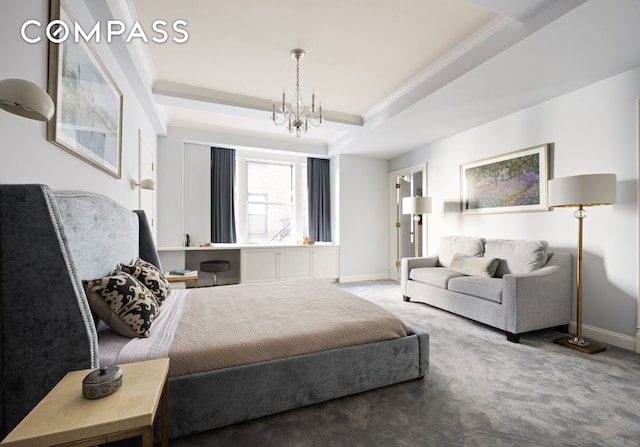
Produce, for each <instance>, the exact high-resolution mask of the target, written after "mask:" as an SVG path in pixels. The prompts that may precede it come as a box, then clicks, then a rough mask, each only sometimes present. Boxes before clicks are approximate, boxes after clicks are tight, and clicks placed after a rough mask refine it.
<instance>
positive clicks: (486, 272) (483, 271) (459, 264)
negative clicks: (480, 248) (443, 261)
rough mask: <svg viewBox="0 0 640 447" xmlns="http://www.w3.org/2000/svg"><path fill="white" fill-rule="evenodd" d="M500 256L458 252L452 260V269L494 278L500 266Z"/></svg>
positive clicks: (464, 273)
mask: <svg viewBox="0 0 640 447" xmlns="http://www.w3.org/2000/svg"><path fill="white" fill-rule="evenodd" d="M499 262H500V259H498V258H487V257H478V256H467V255H463V254H462V253H456V254H455V255H453V259H452V260H451V267H449V268H450V269H451V270H453V271H455V272H458V273H462V274H463V275H471V276H482V277H484V278H492V277H493V275H494V274H495V273H496V268H498V263H499Z"/></svg>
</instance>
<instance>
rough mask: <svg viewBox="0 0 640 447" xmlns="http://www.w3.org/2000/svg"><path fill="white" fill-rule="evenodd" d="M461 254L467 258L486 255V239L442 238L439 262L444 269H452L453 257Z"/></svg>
mask: <svg viewBox="0 0 640 447" xmlns="http://www.w3.org/2000/svg"><path fill="white" fill-rule="evenodd" d="M456 253H461V254H463V255H467V256H482V254H483V253H484V239H483V238H481V237H469V236H443V237H441V238H440V250H438V262H439V263H440V265H442V266H443V267H447V268H449V267H451V260H452V259H453V255H455V254H456Z"/></svg>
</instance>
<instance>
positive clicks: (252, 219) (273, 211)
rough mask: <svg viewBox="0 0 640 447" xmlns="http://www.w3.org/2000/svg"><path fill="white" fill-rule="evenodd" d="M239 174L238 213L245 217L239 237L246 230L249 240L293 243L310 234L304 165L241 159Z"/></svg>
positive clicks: (254, 241) (240, 216)
mask: <svg viewBox="0 0 640 447" xmlns="http://www.w3.org/2000/svg"><path fill="white" fill-rule="evenodd" d="M238 174H239V175H238V196H237V197H238V207H237V209H238V214H237V216H238V218H239V220H240V219H243V216H244V219H243V220H244V222H238V223H239V225H238V227H239V231H238V233H239V235H238V236H239V237H241V234H242V233H244V235H245V237H244V238H243V239H245V240H246V242H250V243H278V242H281V243H284V242H286V243H294V242H296V241H298V240H300V239H301V238H302V237H303V236H304V235H306V234H307V209H306V208H307V182H306V174H307V172H306V165H305V164H303V163H301V162H281V161H270V160H249V159H242V160H239V163H238ZM243 177H244V181H242V178H243ZM243 184H244V185H243ZM243 186H244V188H243ZM245 188H246V189H245ZM243 198H246V199H245V200H242V199H243Z"/></svg>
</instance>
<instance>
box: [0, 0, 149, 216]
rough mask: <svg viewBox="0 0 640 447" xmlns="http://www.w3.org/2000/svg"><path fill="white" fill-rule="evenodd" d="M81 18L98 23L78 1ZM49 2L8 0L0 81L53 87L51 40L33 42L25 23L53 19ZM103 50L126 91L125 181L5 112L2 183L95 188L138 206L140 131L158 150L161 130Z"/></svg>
mask: <svg viewBox="0 0 640 447" xmlns="http://www.w3.org/2000/svg"><path fill="white" fill-rule="evenodd" d="M73 6H75V8H76V9H73V12H74V14H75V15H76V16H77V17H76V18H77V19H78V21H79V22H81V23H83V21H84V22H85V23H86V21H87V20H89V21H92V23H93V19H92V17H91V16H90V13H89V12H88V10H87V9H86V6H84V5H83V4H82V2H74V5H73ZM48 16H49V1H48V0H30V1H28V2H3V5H2V13H1V14H0V60H2V61H3V63H2V64H0V79H6V78H22V79H26V80H29V81H32V82H35V83H36V84H38V85H40V86H41V87H42V88H44V89H45V90H46V89H47V67H48V43H47V41H46V39H43V40H41V41H40V42H39V43H36V44H27V43H25V42H24V41H23V40H22V38H21V37H20V26H21V25H22V24H23V23H24V22H25V21H26V20H28V19H37V20H39V21H40V22H42V23H43V24H46V23H48V21H49V19H48ZM96 50H97V53H98V56H99V57H100V59H101V60H102V62H103V64H104V65H105V66H106V68H107V70H108V71H109V73H110V74H111V76H112V77H113V79H114V81H115V82H116V84H117V85H118V88H119V89H120V91H121V92H122V94H123V95H124V100H123V133H122V176H121V179H116V178H115V177H113V176H111V175H109V174H107V173H105V172H104V171H101V170H99V169H97V168H95V167H93V166H92V165H90V164H88V163H86V162H84V161H83V160H81V159H79V158H77V157H75V156H74V155H72V154H70V153H69V152H67V151H65V150H63V149H61V148H60V147H58V146H56V145H54V144H52V143H49V142H48V141H47V139H46V124H45V123H42V122H38V121H32V120H28V119H25V118H22V117H19V116H16V115H12V114H10V113H7V112H5V111H2V110H0V183H44V184H47V185H49V186H50V187H51V188H53V189H59V190H63V189H67V190H68V189H74V190H83V191H91V192H95V193H99V194H103V195H106V196H109V197H111V198H113V199H115V200H116V201H118V202H120V203H121V204H122V205H124V206H126V207H129V208H137V206H138V193H137V191H132V190H131V187H130V180H131V179H137V178H138V129H141V130H142V135H143V138H144V140H145V142H146V143H147V144H148V145H149V146H150V148H151V149H152V151H155V150H156V141H157V134H156V132H155V131H154V129H153V127H152V126H151V124H150V123H149V121H148V119H147V117H146V115H145V113H144V112H143V110H142V108H141V106H140V105H139V103H138V102H137V100H136V97H135V95H134V94H133V91H132V89H131V87H130V85H129V83H128V81H127V78H126V77H125V76H124V75H123V72H122V70H121V68H120V67H119V66H118V64H117V63H116V62H115V59H114V58H113V55H112V54H111V52H110V50H109V48H108V46H106V45H102V46H101V47H100V48H97V49H96Z"/></svg>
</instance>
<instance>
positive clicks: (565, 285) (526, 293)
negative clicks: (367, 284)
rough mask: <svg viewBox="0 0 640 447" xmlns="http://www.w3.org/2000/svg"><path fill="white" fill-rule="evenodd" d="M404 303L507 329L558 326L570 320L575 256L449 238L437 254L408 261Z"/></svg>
mask: <svg viewBox="0 0 640 447" xmlns="http://www.w3.org/2000/svg"><path fill="white" fill-rule="evenodd" d="M401 290H402V295H403V299H404V300H405V301H409V300H411V299H413V300H414V301H420V302H424V303H426V304H429V305H432V306H434V307H438V308H440V309H444V310H447V311H449V312H452V313H455V314H458V315H461V316H463V317H466V318H469V319H472V320H475V321H478V322H480V323H484V324H487V325H489V326H493V327H495V328H498V329H501V330H504V331H505V332H506V335H507V339H508V340H509V341H512V342H515V343H518V342H519V340H520V334H522V333H523V332H528V331H533V330H537V329H544V328H550V327H558V328H559V329H560V330H563V331H564V332H566V331H567V328H568V323H569V321H570V318H571V295H572V288H571V255H569V254H568V253H561V252H549V250H548V244H547V242H545V241H524V240H507V239H484V238H479V237H462V236H445V237H443V238H441V239H440V248H439V250H438V252H437V254H435V255H433V256H429V257H424V258H404V259H402V262H401Z"/></svg>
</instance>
